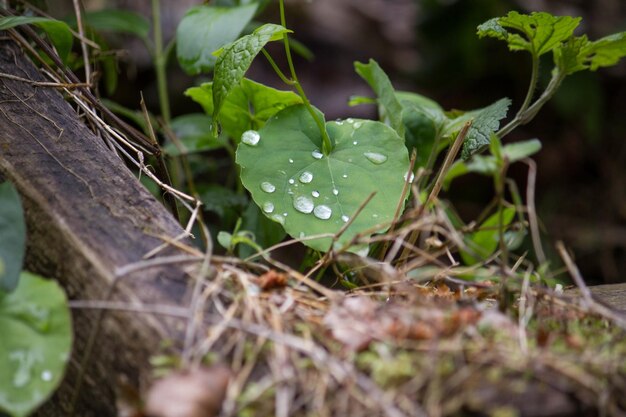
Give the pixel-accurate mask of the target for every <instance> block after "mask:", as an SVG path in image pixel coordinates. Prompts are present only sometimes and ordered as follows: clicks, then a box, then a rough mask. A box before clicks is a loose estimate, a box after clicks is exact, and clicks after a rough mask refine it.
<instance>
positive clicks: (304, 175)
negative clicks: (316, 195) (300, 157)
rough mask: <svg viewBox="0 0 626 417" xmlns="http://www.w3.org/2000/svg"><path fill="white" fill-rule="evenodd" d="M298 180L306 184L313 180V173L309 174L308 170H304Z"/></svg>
mask: <svg viewBox="0 0 626 417" xmlns="http://www.w3.org/2000/svg"><path fill="white" fill-rule="evenodd" d="M299 180H300V182H301V183H303V184H308V183H310V182H311V181H313V174H311V173H310V172H309V171H304V172H303V173H302V174H301V175H300V178H299Z"/></svg>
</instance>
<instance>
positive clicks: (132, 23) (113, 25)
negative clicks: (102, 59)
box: [68, 9, 150, 41]
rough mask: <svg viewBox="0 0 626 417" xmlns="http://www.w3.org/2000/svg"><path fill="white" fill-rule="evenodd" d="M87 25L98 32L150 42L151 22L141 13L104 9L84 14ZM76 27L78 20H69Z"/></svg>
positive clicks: (73, 18)
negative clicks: (119, 34)
mask: <svg viewBox="0 0 626 417" xmlns="http://www.w3.org/2000/svg"><path fill="white" fill-rule="evenodd" d="M83 21H84V22H85V24H86V25H87V26H88V27H90V28H92V29H94V30H96V31H98V32H114V33H127V34H131V35H135V36H137V37H139V38H140V39H143V40H144V41H148V39H149V38H148V35H149V33H150V22H149V21H148V19H146V18H145V17H143V16H142V15H140V14H139V13H135V12H131V11H129V10H121V9H103V10H96V11H93V12H86V13H84V14H83ZM68 23H69V24H70V25H71V26H73V27H76V18H75V17H72V18H71V19H68Z"/></svg>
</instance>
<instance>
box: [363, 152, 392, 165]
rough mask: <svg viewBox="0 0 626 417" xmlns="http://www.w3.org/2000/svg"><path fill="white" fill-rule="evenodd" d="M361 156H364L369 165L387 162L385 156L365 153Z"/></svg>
mask: <svg viewBox="0 0 626 417" xmlns="http://www.w3.org/2000/svg"><path fill="white" fill-rule="evenodd" d="M363 156H365V157H366V158H367V159H368V160H369V161H370V162H371V163H373V164H376V165H380V164H383V163H385V161H386V160H387V156H386V155H383V154H381V153H376V152H365V153H364V154H363Z"/></svg>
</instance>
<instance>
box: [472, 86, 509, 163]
mask: <svg viewBox="0 0 626 417" xmlns="http://www.w3.org/2000/svg"><path fill="white" fill-rule="evenodd" d="M510 105H511V100H510V99H508V98H503V99H500V100H498V101H496V102H495V103H493V104H492V105H490V106H487V107H485V108H484V109H482V110H480V111H478V112H476V113H475V116H474V117H473V119H474V122H473V123H472V127H471V128H470V130H469V132H468V134H467V138H466V139H465V143H464V144H463V151H462V154H461V157H462V158H463V159H467V158H469V157H470V156H472V155H473V154H474V153H476V152H478V151H480V150H481V149H482V148H483V147H485V146H489V143H490V138H491V135H492V134H493V133H495V132H497V131H498V129H499V128H500V120H502V119H504V118H505V117H506V114H507V111H508V110H509V106H510Z"/></svg>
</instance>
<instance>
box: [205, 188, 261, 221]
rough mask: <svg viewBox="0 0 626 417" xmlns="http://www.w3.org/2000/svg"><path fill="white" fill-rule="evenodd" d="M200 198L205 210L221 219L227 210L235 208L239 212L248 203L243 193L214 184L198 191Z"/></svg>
mask: <svg viewBox="0 0 626 417" xmlns="http://www.w3.org/2000/svg"><path fill="white" fill-rule="evenodd" d="M200 200H201V201H202V205H203V208H204V209H205V210H207V211H211V212H213V213H215V214H217V215H218V216H220V218H222V220H223V218H224V215H225V214H226V213H227V211H229V210H237V211H238V212H240V209H241V208H242V207H245V206H246V205H247V204H248V203H249V201H248V198H247V197H246V196H245V195H242V194H237V193H236V192H235V191H233V190H231V189H230V188H226V187H222V186H220V185H215V184H212V185H209V186H207V187H205V188H204V189H202V190H201V191H200Z"/></svg>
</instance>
